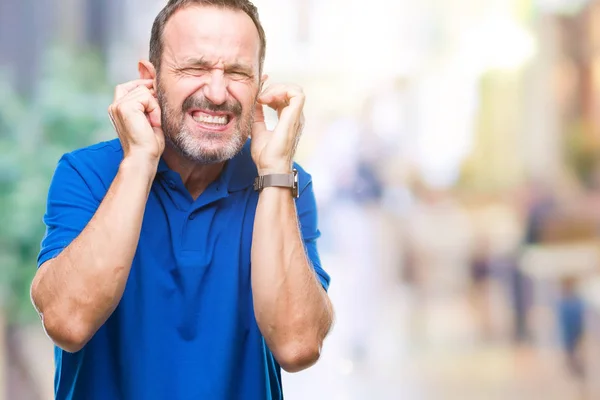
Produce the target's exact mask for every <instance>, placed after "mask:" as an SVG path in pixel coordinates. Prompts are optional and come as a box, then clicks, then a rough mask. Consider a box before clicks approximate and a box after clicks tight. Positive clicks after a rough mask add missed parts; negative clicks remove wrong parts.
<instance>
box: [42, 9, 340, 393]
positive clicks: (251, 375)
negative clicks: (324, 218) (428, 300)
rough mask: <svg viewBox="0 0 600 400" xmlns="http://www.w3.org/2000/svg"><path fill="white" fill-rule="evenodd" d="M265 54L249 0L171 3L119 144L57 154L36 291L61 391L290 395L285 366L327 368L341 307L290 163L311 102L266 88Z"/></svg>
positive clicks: (125, 102)
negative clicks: (267, 114)
mask: <svg viewBox="0 0 600 400" xmlns="http://www.w3.org/2000/svg"><path fill="white" fill-rule="evenodd" d="M264 53H265V39H264V32H263V29H262V27H261V25H260V22H259V20H258V15H257V11H256V8H255V7H254V6H253V5H252V4H251V3H250V2H249V1H247V0H195V1H194V0H171V1H170V2H169V3H168V4H167V6H166V7H165V8H164V9H163V10H162V11H161V13H160V14H159V15H158V17H157V18H156V21H155V23H154V26H153V28H152V35H151V42H150V60H149V61H141V62H140V63H139V73H140V79H139V80H136V81H133V82H129V83H126V84H124V85H120V86H118V87H117V88H116V91H115V100H114V103H113V104H111V105H110V107H109V114H110V116H111V119H112V121H113V123H114V126H115V129H116V131H117V133H118V136H119V140H114V141H110V142H106V143H101V144H98V145H95V146H92V147H89V148H86V149H82V150H78V151H75V152H73V153H70V154H67V155H65V156H64V157H63V158H62V159H61V160H60V162H59V164H58V167H57V169H56V172H55V176H54V178H53V181H52V183H51V186H50V191H49V195H48V207H47V212H46V215H45V218H44V221H45V223H46V225H47V233H46V236H45V237H44V239H43V241H42V248H41V252H40V255H39V260H38V265H39V270H38V272H37V275H36V277H35V279H34V281H33V283H32V288H31V290H32V301H33V303H34V305H35V307H36V309H37V310H38V311H39V313H40V316H41V318H42V321H43V325H44V328H45V329H46V332H47V333H48V335H49V336H50V338H51V339H52V340H53V341H54V342H55V344H56V346H57V347H56V352H55V359H56V378H55V391H56V398H58V399H86V400H88V399H92V400H93V399H102V400H106V399H111V400H112V399H132V400H138V399H211V400H212V399H278V398H282V387H281V374H280V366H281V367H282V368H283V369H285V370H287V371H289V372H295V371H300V370H302V369H305V368H307V367H309V366H311V365H312V364H314V363H315V362H316V361H317V359H318V357H319V353H320V348H321V345H322V343H323V340H324V337H325V336H326V334H327V333H328V331H329V329H330V326H331V323H332V318H333V311H332V307H331V304H330V301H329V299H328V297H327V294H326V291H325V290H326V289H327V287H328V284H329V277H328V275H327V274H326V273H325V272H324V271H323V269H322V268H321V265H320V260H319V256H318V253H317V248H316V243H315V241H316V239H317V237H318V236H319V231H318V229H317V219H316V204H315V199H314V194H313V190H312V184H311V178H310V176H309V175H308V174H307V173H305V172H304V171H303V170H302V169H300V167H298V166H297V165H294V164H293V161H292V160H293V157H294V151H295V148H296V145H297V142H298V138H299V136H300V131H301V129H302V118H303V117H302V108H303V105H304V94H303V93H302V90H301V89H300V88H298V87H296V86H287V85H274V86H270V87H269V88H266V89H265V90H262V86H263V83H264V81H265V79H266V76H263V75H262V65H263V59H264ZM263 105H266V106H269V107H271V108H274V109H275V110H277V113H278V116H279V121H278V123H277V125H276V127H275V129H274V130H273V131H269V130H267V128H266V126H265V123H264V115H263V111H262V110H263V108H262V107H263ZM249 136H251V140H247V139H248V137H249ZM293 168H294V169H297V170H298V175H297V178H298V183H295V182H294V170H293ZM256 177H262V178H260V179H258V180H255V178H256ZM255 181H256V185H255V187H253V184H254V183H255ZM296 192H298V194H299V197H298V198H295V197H296V196H295V194H296Z"/></svg>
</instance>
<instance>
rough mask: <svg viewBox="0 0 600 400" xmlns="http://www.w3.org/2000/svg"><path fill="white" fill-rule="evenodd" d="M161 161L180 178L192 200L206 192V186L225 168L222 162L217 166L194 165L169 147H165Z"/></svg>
mask: <svg viewBox="0 0 600 400" xmlns="http://www.w3.org/2000/svg"><path fill="white" fill-rule="evenodd" d="M163 159H164V160H165V162H166V163H167V165H168V166H169V168H171V170H173V171H175V172H177V173H178V174H179V175H180V176H181V180H182V181H183V184H184V185H185V187H186V188H187V190H188V191H189V192H190V194H191V195H192V197H193V198H194V200H195V199H197V198H198V197H199V196H200V195H201V194H202V192H204V190H206V188H207V187H208V185H210V184H211V183H212V182H214V181H215V180H216V179H217V178H218V177H219V175H220V174H221V171H222V170H223V167H224V166H225V163H224V162H221V163H217V164H198V163H195V162H193V161H190V160H188V159H186V158H184V157H183V156H181V154H179V153H178V152H177V151H176V150H175V149H173V148H171V147H170V146H169V145H167V146H165V151H164V153H163Z"/></svg>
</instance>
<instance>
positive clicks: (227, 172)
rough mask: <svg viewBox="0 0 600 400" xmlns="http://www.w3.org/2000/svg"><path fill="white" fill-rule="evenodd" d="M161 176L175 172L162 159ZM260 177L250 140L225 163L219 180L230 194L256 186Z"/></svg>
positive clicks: (159, 163)
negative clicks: (253, 158) (252, 154)
mask: <svg viewBox="0 0 600 400" xmlns="http://www.w3.org/2000/svg"><path fill="white" fill-rule="evenodd" d="M157 172H158V173H159V174H165V173H169V172H173V171H172V170H171V169H170V168H169V166H168V165H167V163H166V162H165V160H164V159H163V158H162V157H161V158H160V161H159V162H158V171H157ZM257 175H258V170H257V169H256V165H255V164H254V161H253V160H252V156H251V153H250V140H248V141H247V142H246V144H245V145H244V147H243V148H242V150H240V152H239V153H238V154H236V155H235V156H234V157H233V158H232V159H231V160H229V161H227V162H226V163H225V168H224V169H223V172H221V175H220V176H219V178H218V181H219V182H220V183H221V184H225V185H226V186H227V188H228V191H229V192H236V191H239V190H243V189H246V188H248V187H250V186H252V185H253V184H254V178H256V176H257Z"/></svg>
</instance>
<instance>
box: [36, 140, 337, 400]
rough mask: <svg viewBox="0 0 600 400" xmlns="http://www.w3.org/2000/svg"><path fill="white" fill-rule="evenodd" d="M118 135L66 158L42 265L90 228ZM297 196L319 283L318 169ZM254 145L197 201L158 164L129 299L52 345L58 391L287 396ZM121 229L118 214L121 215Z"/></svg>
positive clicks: (130, 397)
mask: <svg viewBox="0 0 600 400" xmlns="http://www.w3.org/2000/svg"><path fill="white" fill-rule="evenodd" d="M122 158H123V151H122V148H121V145H120V143H119V141H118V140H113V141H109V142H104V143H100V144H97V145H94V146H91V147H88V148H85V149H80V150H77V151H75V152H72V153H69V154H66V155H64V156H63V157H62V158H61V160H60V161H59V163H58V166H57V169H56V171H55V174H54V177H53V179H52V183H51V185H50V190H49V194H48V206H47V211H46V214H45V216H44V222H45V224H46V227H47V230H46V235H45V237H44V238H43V240H42V244H41V251H40V254H39V257H38V267H39V266H40V265H42V264H43V263H44V262H45V261H48V260H49V259H51V258H53V257H56V256H57V255H58V254H60V252H61V251H62V250H63V249H64V248H65V247H67V246H68V245H69V244H70V243H71V241H72V240H73V239H75V238H76V237H77V236H78V235H79V233H80V232H81V231H82V230H83V229H84V228H85V226H86V225H87V223H88V222H89V221H90V219H91V218H92V216H93V215H94V213H95V212H96V209H97V208H98V206H99V205H100V203H101V201H102V199H103V198H104V196H105V194H106V192H107V190H108V188H109V187H110V185H111V183H112V181H113V179H114V178H115V175H116V174H117V170H118V168H119V164H120V162H121V160H122ZM297 168H298V170H299V181H300V191H301V194H300V198H299V199H297V201H296V205H297V210H298V215H299V220H300V224H301V230H302V236H303V238H304V244H305V248H306V252H307V255H308V257H309V259H310V261H311V262H312V265H313V266H314V269H315V271H316V274H317V276H318V278H319V279H320V281H321V283H322V285H323V287H324V288H325V289H327V288H328V285H329V276H328V275H327V273H326V272H325V271H323V269H322V268H321V262H320V260H319V255H318V252H317V245H316V240H317V238H318V237H319V230H318V228H317V209H316V203H315V197H314V194H313V188H312V183H311V178H310V176H309V175H308V174H307V173H306V172H305V171H303V170H302V169H301V168H300V167H298V166H297ZM256 175H257V171H256V167H255V165H254V163H253V161H252V158H251V157H250V148H249V143H247V144H246V146H245V147H244V149H243V150H242V151H241V152H240V153H239V154H238V155H237V156H236V157H235V158H233V159H232V160H230V161H229V162H228V163H227V164H226V166H225V168H224V170H223V172H222V173H221V175H220V177H219V178H218V179H217V180H216V181H215V182H213V183H212V184H211V185H210V186H209V187H208V188H207V189H206V190H205V191H204V193H202V195H201V196H200V197H198V199H196V200H195V201H194V199H193V198H192V197H191V196H190V194H189V192H188V191H187V190H186V188H185V187H184V185H183V182H182V180H181V178H180V176H179V174H177V173H176V172H174V171H172V170H170V169H169V167H168V166H167V165H166V163H165V162H163V161H161V162H160V165H159V167H158V172H157V175H156V178H155V180H154V183H153V185H152V189H151V192H150V196H149V199H148V202H147V206H146V212H145V214H144V220H143V224H142V230H141V235H140V240H139V244H138V247H137V251H136V254H135V258H134V260H133V264H132V266H131V273H130V275H129V279H128V281H127V285H126V288H125V292H124V294H123V298H122V299H121V302H120V303H119V305H118V307H117V309H116V310H115V312H114V313H113V314H112V315H111V316H110V318H109V319H108V320H107V321H106V323H105V324H104V325H103V326H102V327H101V328H100V330H99V331H98V332H97V333H96V334H95V335H94V337H93V338H92V339H91V340H90V342H89V343H88V344H87V345H86V346H85V347H84V348H83V349H82V350H81V351H79V352H77V353H68V352H65V351H63V350H61V349H60V348H56V349H55V361H56V374H55V392H56V398H57V399H59V400H62V399H82V400H95V399H98V400H120V399H124V400H141V399H144V400H151V399H160V400H166V399H168V400H178V399H190V400H191V399H206V400H218V399H244V400H248V399H261V400H262V399H281V398H282V397H283V395H282V386H281V369H280V367H279V365H278V364H277V361H276V360H275V358H274V357H273V354H272V353H271V351H270V350H269V349H268V348H267V346H266V344H265V340H264V338H263V337H262V335H261V333H260V331H259V329H258V325H257V323H256V320H255V317H254V310H253V303H252V290H251V285H250V269H251V262H250V247H251V245H252V229H253V224H254V216H255V211H256V205H257V201H258V194H257V193H256V192H255V191H254V190H253V188H252V184H253V181H254V177H255V176H256ZM113 224H114V225H113V226H114V229H119V222H118V221H113Z"/></svg>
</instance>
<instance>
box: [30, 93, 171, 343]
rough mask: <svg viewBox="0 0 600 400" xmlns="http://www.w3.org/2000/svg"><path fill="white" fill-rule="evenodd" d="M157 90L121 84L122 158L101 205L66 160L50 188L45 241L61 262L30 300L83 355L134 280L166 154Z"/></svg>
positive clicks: (48, 325)
mask: <svg viewBox="0 0 600 400" xmlns="http://www.w3.org/2000/svg"><path fill="white" fill-rule="evenodd" d="M151 85H152V81H133V82H130V83H128V84H125V85H121V86H119V87H117V90H116V92H115V103H113V104H112V105H111V107H110V108H109V113H110V115H111V119H112V120H113V122H114V124H115V128H116V130H117V132H118V134H119V138H120V140H121V143H122V145H123V150H124V158H123V161H122V162H121V165H120V167H119V170H118V172H117V175H116V177H115V179H114V181H113V182H112V185H111V186H110V188H109V190H108V192H107V193H106V196H105V197H104V200H103V201H102V202H101V203H100V204H99V206H98V205H97V202H96V201H95V200H94V199H93V196H92V194H91V193H90V191H89V189H88V188H87V186H86V184H85V182H84V181H83V178H82V177H81V176H79V174H78V173H77V171H76V170H75V168H73V166H71V165H70V164H69V163H68V162H67V159H63V160H62V161H61V163H59V166H58V168H57V170H56V173H55V176H54V179H53V183H52V185H51V188H50V192H49V195H48V212H47V215H46V222H47V224H48V234H47V237H46V239H45V241H47V242H48V243H51V245H50V246H51V247H52V249H51V250H52V253H47V254H46V257H48V255H50V256H55V258H53V259H49V260H48V261H46V262H44V263H43V265H41V266H40V268H39V270H38V272H37V273H36V276H35V277H34V280H33V282H32V285H31V299H32V302H33V304H34V307H35V308H36V310H37V311H38V313H39V314H40V317H41V319H42V323H43V325H44V328H45V330H46V332H47V334H48V336H50V338H51V339H52V340H53V341H54V342H55V343H56V345H58V346H59V347H61V348H63V349H65V350H67V351H70V352H75V351H79V350H80V349H81V348H82V347H83V346H84V345H85V344H86V343H87V342H88V341H89V340H90V339H91V338H92V336H93V335H94V334H95V333H96V331H97V330H98V329H99V328H100V326H102V324H104V322H106V320H107V319H108V317H109V316H110V315H111V314H112V312H113V311H114V309H115V308H116V307H117V305H118V303H119V301H120V300H121V297H122V295H123V291H124V289H125V284H126V282H127V278H128V276H129V270H130V268H131V263H132V260H133V257H134V254H135V250H136V248H137V244H138V240H139V235H140V230H141V225H142V220H143V215H144V210H145V206H146V201H147V199H148V194H149V191H150V187H151V185H152V181H153V179H154V176H155V174H156V167H157V164H158V160H159V158H160V155H161V154H162V151H163V149H164V138H163V136H162V131H161V130H160V124H159V122H158V121H159V120H160V110H159V109H158V103H157V102H156V99H155V98H154V96H153V93H152V92H151V90H150V89H149V88H148V86H151ZM96 208H97V209H96ZM92 215H93V217H92ZM88 221H89V222H88ZM81 225H84V226H81ZM65 246H66V248H65ZM50 258H51V257H50Z"/></svg>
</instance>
